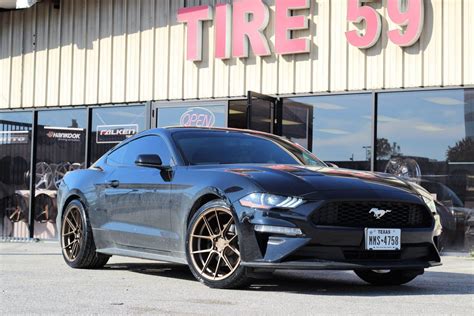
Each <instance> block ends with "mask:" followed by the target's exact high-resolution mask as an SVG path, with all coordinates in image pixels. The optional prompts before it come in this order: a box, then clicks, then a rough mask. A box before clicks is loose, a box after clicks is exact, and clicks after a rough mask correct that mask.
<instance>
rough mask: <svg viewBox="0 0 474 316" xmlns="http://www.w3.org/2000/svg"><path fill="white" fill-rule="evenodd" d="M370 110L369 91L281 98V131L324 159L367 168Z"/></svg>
mask: <svg viewBox="0 0 474 316" xmlns="http://www.w3.org/2000/svg"><path fill="white" fill-rule="evenodd" d="M372 112H373V111H372V99H371V95H370V94H346V95H331V96H314V97H301V98H290V99H285V100H284V102H283V126H282V133H283V136H285V137H287V138H289V139H290V140H292V141H294V142H296V143H298V144H300V145H301V146H304V147H306V148H308V149H309V150H312V151H313V152H314V153H315V154H316V155H317V156H318V157H319V158H320V159H322V160H324V161H327V162H333V163H335V164H336V165H338V166H339V167H344V168H350V169H359V170H370V160H371V143H372V141H371V131H372Z"/></svg>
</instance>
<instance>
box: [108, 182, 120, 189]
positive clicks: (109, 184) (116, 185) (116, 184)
mask: <svg viewBox="0 0 474 316" xmlns="http://www.w3.org/2000/svg"><path fill="white" fill-rule="evenodd" d="M107 184H108V186H109V187H112V188H118V186H119V185H120V181H118V180H112V181H109V182H108V183H107Z"/></svg>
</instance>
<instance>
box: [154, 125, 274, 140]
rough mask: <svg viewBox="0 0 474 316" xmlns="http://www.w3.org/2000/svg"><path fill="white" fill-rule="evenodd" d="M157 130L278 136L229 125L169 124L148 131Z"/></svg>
mask: <svg viewBox="0 0 474 316" xmlns="http://www.w3.org/2000/svg"><path fill="white" fill-rule="evenodd" d="M159 131H167V132H170V133H174V132H183V131H194V132H209V131H215V132H236V133H245V134H254V135H261V136H268V137H272V138H275V137H278V136H277V135H274V134H270V133H265V132H260V131H255V130H250V129H238V128H229V127H183V126H170V127H164V128H155V129H152V130H150V131H149V132H151V133H153V132H159Z"/></svg>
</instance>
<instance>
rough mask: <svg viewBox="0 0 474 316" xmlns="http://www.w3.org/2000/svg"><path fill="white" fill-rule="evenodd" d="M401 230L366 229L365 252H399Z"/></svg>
mask: <svg viewBox="0 0 474 316" xmlns="http://www.w3.org/2000/svg"><path fill="white" fill-rule="evenodd" d="M401 233H402V231H401V229H389V228H366V229H365V249H366V250H400V249H401Z"/></svg>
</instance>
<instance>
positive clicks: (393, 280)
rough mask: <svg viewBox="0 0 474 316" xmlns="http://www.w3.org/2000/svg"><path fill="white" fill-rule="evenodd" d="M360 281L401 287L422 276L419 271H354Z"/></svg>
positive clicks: (421, 271) (421, 272)
mask: <svg viewBox="0 0 474 316" xmlns="http://www.w3.org/2000/svg"><path fill="white" fill-rule="evenodd" d="M354 272H355V274H357V276H358V277H359V278H361V279H362V280H364V281H365V282H367V283H370V284H373V285H402V284H406V283H408V282H411V281H413V280H414V279H415V278H416V277H417V276H419V275H421V274H423V272H424V271H423V269H421V270H355V271H354Z"/></svg>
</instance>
